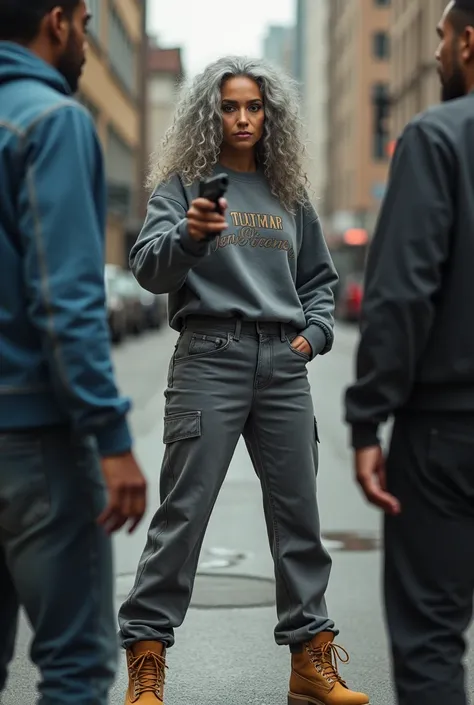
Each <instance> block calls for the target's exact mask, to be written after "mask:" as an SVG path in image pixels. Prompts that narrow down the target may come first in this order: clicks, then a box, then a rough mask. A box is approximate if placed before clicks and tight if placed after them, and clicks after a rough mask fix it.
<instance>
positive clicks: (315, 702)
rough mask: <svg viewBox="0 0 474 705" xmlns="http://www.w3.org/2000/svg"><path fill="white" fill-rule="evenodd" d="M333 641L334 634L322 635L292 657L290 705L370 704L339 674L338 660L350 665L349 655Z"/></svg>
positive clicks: (364, 696) (365, 696)
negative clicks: (350, 688)
mask: <svg viewBox="0 0 474 705" xmlns="http://www.w3.org/2000/svg"><path fill="white" fill-rule="evenodd" d="M333 642H334V634H333V633H332V632H322V633H321V634H317V636H315V637H314V639H313V640H312V641H309V642H308V643H306V644H304V645H303V649H302V651H301V653H295V654H292V656H291V679H290V692H289V693H288V705H369V698H368V697H367V695H364V693H355V692H354V691H353V690H349V688H348V687H347V685H346V684H345V682H344V681H343V680H342V678H341V676H340V675H339V672H338V670H337V659H339V661H341V662H342V663H347V662H348V661H349V654H348V653H347V651H346V650H345V649H343V648H342V646H338V645H337V644H334V643H333Z"/></svg>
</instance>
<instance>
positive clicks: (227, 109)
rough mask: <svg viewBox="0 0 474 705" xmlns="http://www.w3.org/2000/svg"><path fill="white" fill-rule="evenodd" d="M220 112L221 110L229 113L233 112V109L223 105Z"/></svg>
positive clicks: (230, 106)
mask: <svg viewBox="0 0 474 705" xmlns="http://www.w3.org/2000/svg"><path fill="white" fill-rule="evenodd" d="M222 110H223V111H224V112H225V113H231V112H232V110H233V107H232V105H224V107H223V108H222Z"/></svg>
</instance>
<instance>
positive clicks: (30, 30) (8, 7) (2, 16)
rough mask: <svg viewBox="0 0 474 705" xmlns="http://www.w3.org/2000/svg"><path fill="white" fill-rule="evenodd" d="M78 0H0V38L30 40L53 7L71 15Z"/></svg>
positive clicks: (20, 40)
mask: <svg viewBox="0 0 474 705" xmlns="http://www.w3.org/2000/svg"><path fill="white" fill-rule="evenodd" d="M79 2H80V0H0V40H4V41H5V40H6V41H18V42H25V43H28V42H31V41H33V39H34V38H35V37H36V36H37V34H38V31H39V27H40V24H41V21H42V19H43V17H44V16H45V15H47V14H48V12H51V10H54V8H55V7H61V8H62V9H63V10H64V12H65V13H66V15H67V16H69V17H70V16H71V15H72V13H73V12H74V10H75V9H76V8H77V6H78V5H79Z"/></svg>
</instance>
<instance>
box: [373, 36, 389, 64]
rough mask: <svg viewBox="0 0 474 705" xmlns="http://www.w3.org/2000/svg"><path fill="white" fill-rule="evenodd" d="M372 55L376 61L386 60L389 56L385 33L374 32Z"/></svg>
mask: <svg viewBox="0 0 474 705" xmlns="http://www.w3.org/2000/svg"><path fill="white" fill-rule="evenodd" d="M373 53H374V56H375V57H376V58H377V59H388V57H389V56H390V37H389V35H388V33H387V32H375V34H374V36H373Z"/></svg>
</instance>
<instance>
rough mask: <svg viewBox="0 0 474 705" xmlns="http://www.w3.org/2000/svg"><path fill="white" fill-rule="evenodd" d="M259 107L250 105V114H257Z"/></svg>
mask: <svg viewBox="0 0 474 705" xmlns="http://www.w3.org/2000/svg"><path fill="white" fill-rule="evenodd" d="M261 107H262V106H261V105H251V106H250V112H252V113H258V111H259V110H261Z"/></svg>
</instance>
